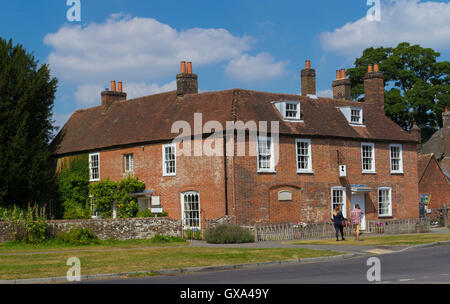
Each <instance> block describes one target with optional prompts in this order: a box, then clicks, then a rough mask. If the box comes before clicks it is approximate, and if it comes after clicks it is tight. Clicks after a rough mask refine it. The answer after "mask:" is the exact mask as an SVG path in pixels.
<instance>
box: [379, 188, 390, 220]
mask: <svg viewBox="0 0 450 304" xmlns="http://www.w3.org/2000/svg"><path fill="white" fill-rule="evenodd" d="M380 191H389V212H388V214H380V210H381V208H380V204H381V202H380V198H381V196H380ZM377 213H378V217H379V218H383V217H392V188H391V187H380V188H378V211H377Z"/></svg>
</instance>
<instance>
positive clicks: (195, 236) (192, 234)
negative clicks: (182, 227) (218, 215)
mask: <svg viewBox="0 0 450 304" xmlns="http://www.w3.org/2000/svg"><path fill="white" fill-rule="evenodd" d="M184 233H185V234H186V239H188V240H201V239H202V233H201V231H199V230H195V231H192V230H191V229H187V230H186V231H185V232H184Z"/></svg>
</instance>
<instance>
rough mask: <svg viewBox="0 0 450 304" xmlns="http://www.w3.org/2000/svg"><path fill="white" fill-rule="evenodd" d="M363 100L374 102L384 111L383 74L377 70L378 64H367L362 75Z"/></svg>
mask: <svg viewBox="0 0 450 304" xmlns="http://www.w3.org/2000/svg"><path fill="white" fill-rule="evenodd" d="M364 96H365V97H364V101H365V102H368V103H376V104H378V105H379V109H380V110H381V111H383V113H384V76H383V73H381V72H380V71H379V67H378V64H375V65H374V66H372V65H369V67H368V69H367V74H366V75H365V76H364Z"/></svg>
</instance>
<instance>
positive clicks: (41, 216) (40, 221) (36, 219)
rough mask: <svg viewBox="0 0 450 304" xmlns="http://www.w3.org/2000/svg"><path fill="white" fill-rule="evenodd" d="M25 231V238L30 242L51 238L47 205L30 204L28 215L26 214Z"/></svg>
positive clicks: (38, 242) (37, 242)
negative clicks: (46, 211)
mask: <svg viewBox="0 0 450 304" xmlns="http://www.w3.org/2000/svg"><path fill="white" fill-rule="evenodd" d="M25 218H26V219H25V232H24V237H23V240H24V241H25V242H26V243H28V244H40V243H42V242H45V241H46V240H47V239H48V238H49V229H48V225H47V217H46V214H45V207H42V208H41V207H39V206H38V205H34V206H33V207H31V205H30V204H29V205H28V211H27V215H26V216H25Z"/></svg>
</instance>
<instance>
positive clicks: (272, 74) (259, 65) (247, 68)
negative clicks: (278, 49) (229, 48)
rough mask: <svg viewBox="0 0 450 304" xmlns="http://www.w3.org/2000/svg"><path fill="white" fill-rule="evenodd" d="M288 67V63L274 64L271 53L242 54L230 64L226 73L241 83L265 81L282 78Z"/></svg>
mask: <svg viewBox="0 0 450 304" xmlns="http://www.w3.org/2000/svg"><path fill="white" fill-rule="evenodd" d="M286 65H287V62H274V58H273V57H272V56H271V55H270V54H269V53H260V54H258V55H256V56H250V55H248V54H242V55H241V56H239V57H236V58H233V59H232V60H231V61H230V62H229V63H228V66H227V68H226V71H225V73H226V74H227V75H228V76H229V77H231V78H233V79H235V80H240V81H257V80H265V79H270V78H276V77H280V76H282V75H283V74H284V68H285V67H286Z"/></svg>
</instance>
